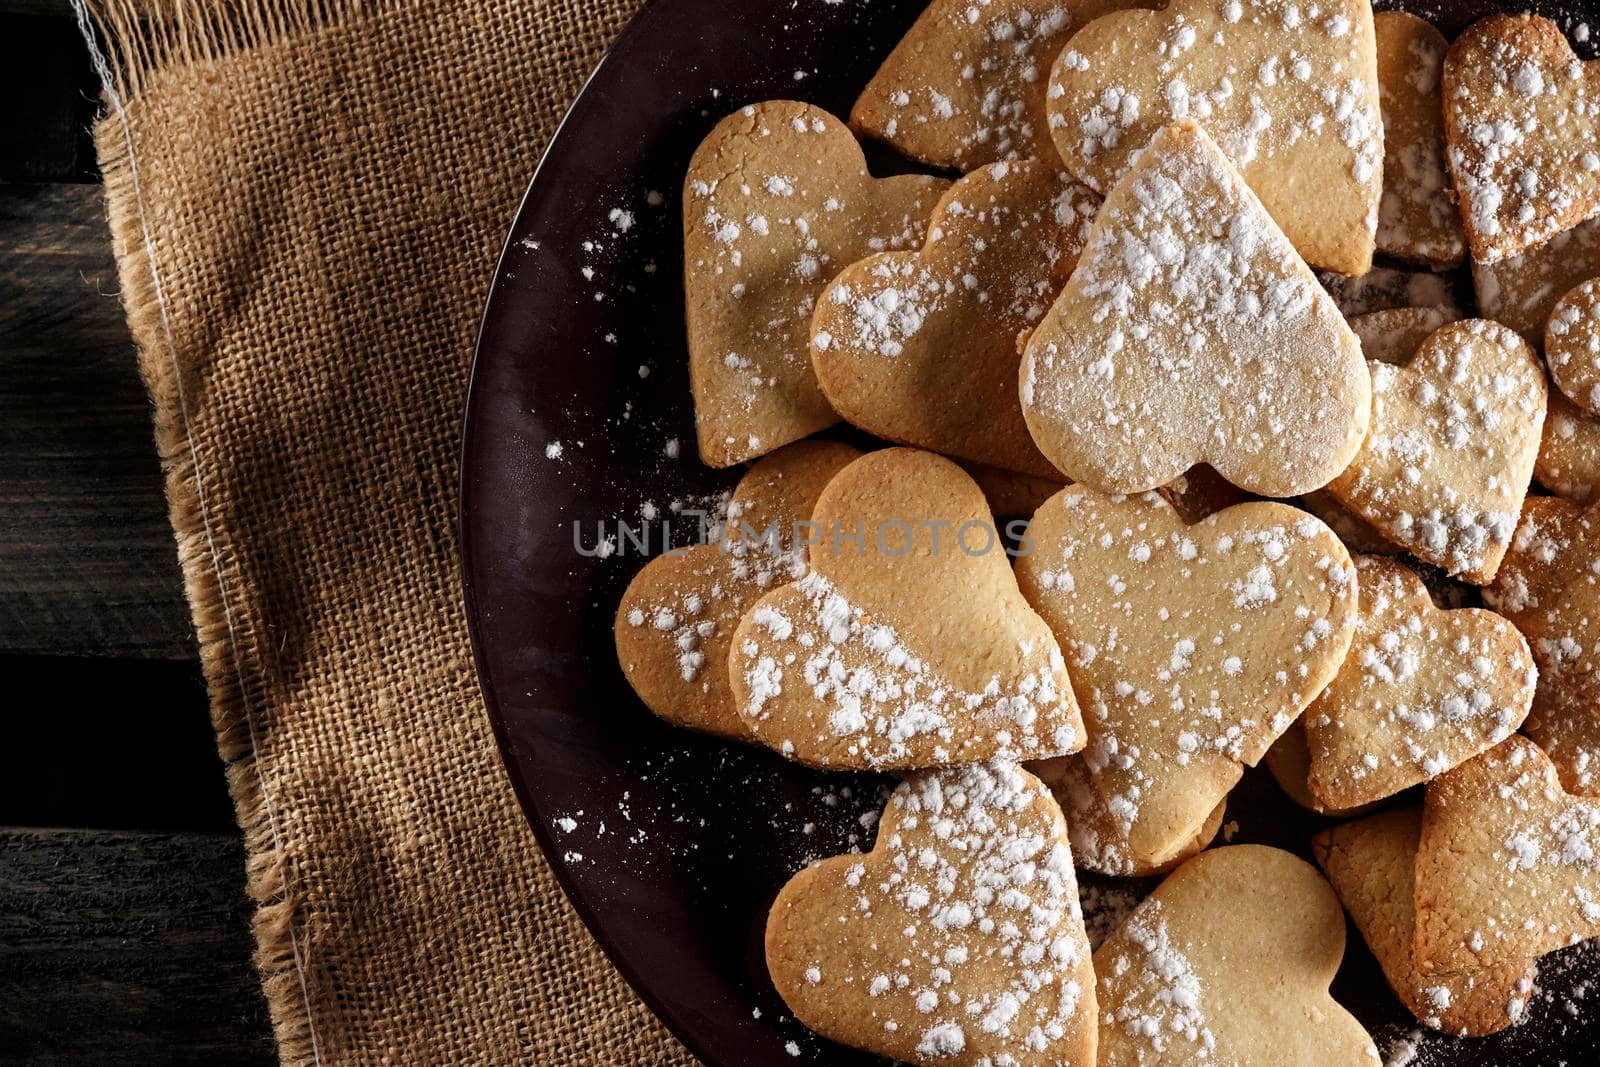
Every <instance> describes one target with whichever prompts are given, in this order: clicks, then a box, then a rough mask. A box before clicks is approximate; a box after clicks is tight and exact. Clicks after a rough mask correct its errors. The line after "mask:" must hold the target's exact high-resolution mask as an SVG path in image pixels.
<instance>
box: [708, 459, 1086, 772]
mask: <svg viewBox="0 0 1600 1067" xmlns="http://www.w3.org/2000/svg"><path fill="white" fill-rule="evenodd" d="M812 521H813V522H814V523H815V524H816V530H815V534H816V536H815V541H816V543H815V544H813V545H812V546H811V548H810V566H811V570H810V572H809V573H808V574H807V575H806V576H805V577H804V578H802V579H801V580H800V581H798V582H795V583H792V584H789V585H784V586H781V587H779V588H777V589H775V590H773V591H771V592H769V593H767V594H766V595H764V596H763V597H762V598H761V599H760V600H758V601H756V602H755V603H754V604H753V605H751V607H750V608H749V609H748V610H747V611H746V612H745V615H744V618H743V619H742V620H740V622H739V626H738V629H737V630H736V631H735V633H734V638H733V647H732V651H731V653H730V655H729V670H730V672H731V678H732V684H733V696H734V704H735V708H736V709H737V710H738V712H739V713H740V714H741V715H742V716H743V718H744V720H745V722H746V723H747V724H748V726H749V727H750V730H751V732H752V733H753V734H754V735H755V736H756V737H757V738H758V739H759V740H760V741H761V742H762V743H763V744H766V745H768V746H770V747H772V748H775V749H777V750H779V751H780V752H782V753H783V754H785V755H787V756H790V757H791V758H793V759H796V760H799V761H800V762H802V763H807V764H810V765H813V766H819V767H833V768H884V769H907V768H918V767H937V766H950V765H954V764H959V763H972V762H975V761H978V760H986V759H991V758H996V757H1007V758H1015V759H1037V758H1043V757H1046V756H1059V755H1063V754H1065V753H1068V752H1075V751H1077V750H1078V749H1079V748H1081V747H1082V746H1083V742H1084V733H1083V722H1082V719H1081V718H1080V716H1079V714H1078V707H1077V704H1076V702H1075V701H1074V699H1073V693H1072V686H1071V683H1070V682H1069V681H1068V679H1067V672H1066V667H1065V664H1064V663H1063V661H1062V657H1061V651H1060V648H1059V646H1058V645H1057V644H1056V641H1055V638H1054V636H1053V635H1052V634H1051V632H1050V628H1049V627H1048V626H1047V625H1046V624H1045V622H1044V620H1043V619H1041V618H1040V617H1039V616H1038V615H1037V614H1035V613H1034V611H1033V609H1032V608H1030V607H1029V605H1028V602H1027V601H1026V600H1024V599H1023V597H1022V594H1021V593H1020V592H1019V591H1018V589H1017V581H1016V578H1015V576H1014V575H1013V574H1012V571H1011V566H1010V563H1009V561H1008V559H1007V556H1006V552H1005V549H1004V547H1003V545H1002V544H1001V541H1000V537H999V531H996V529H995V528H994V519H993V517H992V516H991V515H990V513H989V507H988V504H987V502H985V500H984V498H983V493H982V492H981V491H980V490H979V489H978V487H977V485H975V484H974V483H973V481H972V479H971V478H969V477H967V475H966V474H965V473H963V472H962V470H961V468H959V467H957V466H956V465H955V464H954V463H951V462H950V461H949V460H947V459H943V458H941V457H939V456H935V455H933V454H932V453H930V452H919V451H917V450H915V449H909V448H890V449H884V450H883V451H880V452H872V453H869V454H867V455H865V456H863V457H861V458H860V459H858V460H856V461H855V462H854V463H852V464H850V465H849V466H848V467H846V468H845V469H844V470H843V471H841V472H840V473H839V474H838V475H837V476H835V477H834V479H833V480H832V481H831V482H829V483H828V487H827V488H826V489H825V490H824V491H823V493H822V496H821V498H820V499H818V501H817V504H816V507H815V508H814V509H813V512H812Z"/></svg>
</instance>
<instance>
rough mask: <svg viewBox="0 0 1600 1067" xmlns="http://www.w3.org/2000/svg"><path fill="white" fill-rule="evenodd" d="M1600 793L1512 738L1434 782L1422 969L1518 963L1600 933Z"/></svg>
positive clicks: (1421, 897)
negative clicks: (1585, 789) (1563, 776)
mask: <svg viewBox="0 0 1600 1067" xmlns="http://www.w3.org/2000/svg"><path fill="white" fill-rule="evenodd" d="M1597 855H1600V801H1595V800H1586V799H1583V798H1581V797H1575V796H1571V795H1569V794H1567V793H1565V792H1563V791H1562V789H1561V782H1560V780H1559V779H1558V778H1557V777H1556V770H1555V767H1554V766H1552V765H1551V763H1550V759H1549V757H1547V756H1546V755H1545V754H1544V753H1543V752H1541V751H1540V750H1539V746H1538V745H1535V744H1534V743H1533V742H1532V741H1529V740H1528V739H1527V738H1525V737H1520V736H1512V737H1510V738H1508V739H1507V740H1506V741H1504V742H1502V743H1501V744H1500V745H1499V746H1498V747H1496V748H1493V749H1490V750H1489V751H1488V752H1485V753H1484V754H1483V755H1481V756H1478V757H1477V758H1475V759H1471V760H1468V761H1467V762H1466V763H1463V764H1462V765H1461V766H1459V767H1457V768H1456V769H1455V770H1452V771H1450V772H1448V773H1446V774H1443V775H1441V776H1440V777H1438V778H1435V779H1434V780H1433V781H1432V782H1430V783H1428V792H1427V799H1426V802H1425V804H1424V807H1423V817H1422V841H1421V843H1420V844H1419V846H1418V848H1417V865H1416V898H1415V899H1416V905H1417V928H1416V934H1415V937H1414V939H1413V942H1412V954H1413V959H1414V960H1415V962H1416V966H1417V971H1418V973H1420V974H1424V975H1435V974H1461V973H1464V972H1466V973H1470V972H1473V971H1481V970H1482V969H1483V968H1485V967H1497V966H1500V965H1502V964H1508V963H1520V962H1521V961H1523V960H1528V959H1532V958H1534V957H1536V956H1542V955H1544V954H1545V953H1546V952H1553V951H1554V950H1556V949H1558V948H1563V947H1565V946H1566V945H1570V944H1573V943H1575V942H1578V941H1582V940H1584V939H1585V938H1589V937H1593V936H1595V935H1596V934H1600V863H1597V861H1596V856H1597Z"/></svg>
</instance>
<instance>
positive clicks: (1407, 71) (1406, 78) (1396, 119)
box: [1372, 11, 1467, 267]
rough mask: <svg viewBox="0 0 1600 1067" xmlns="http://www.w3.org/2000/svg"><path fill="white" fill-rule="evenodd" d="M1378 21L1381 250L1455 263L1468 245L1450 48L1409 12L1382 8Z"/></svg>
mask: <svg viewBox="0 0 1600 1067" xmlns="http://www.w3.org/2000/svg"><path fill="white" fill-rule="evenodd" d="M1372 26H1373V30H1374V32H1375V34H1376V36H1377V42H1378V102H1379V105H1380V106H1381V107H1382V109H1383V201H1382V202H1381V203H1380V204H1379V205H1378V251H1380V252H1386V253H1388V254H1389V255H1391V256H1398V257H1400V258H1401V259H1407V260H1412V261H1418V262H1423V263H1428V264H1431V265H1433V266H1436V267H1453V266H1455V265H1456V264H1458V263H1460V262H1461V259H1462V257H1463V256H1464V255H1465V254H1466V248H1467V243H1466V238H1465V236H1464V235H1463V233H1462V230H1461V213H1460V212H1459V211H1458V210H1456V205H1455V201H1454V200H1452V199H1451V196H1450V177H1449V175H1448V174H1447V173H1446V171H1445V160H1444V115H1443V110H1442V107H1441V104H1440V102H1439V76H1440V74H1441V73H1442V72H1443V70H1444V53H1445V49H1446V48H1447V47H1449V45H1448V43H1447V42H1446V41H1445V39H1444V34H1442V33H1440V32H1439V31H1438V30H1437V29H1435V28H1434V27H1433V26H1432V25H1431V24H1430V23H1428V22H1426V21H1425V20H1423V19H1419V18H1417V16H1415V15H1410V14H1407V13H1406V12H1404V11H1381V12H1379V13H1378V14H1376V15H1374V16H1373V17H1372Z"/></svg>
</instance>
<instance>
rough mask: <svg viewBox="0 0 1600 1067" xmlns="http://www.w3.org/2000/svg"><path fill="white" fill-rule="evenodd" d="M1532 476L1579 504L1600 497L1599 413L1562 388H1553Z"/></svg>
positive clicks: (1588, 502) (1593, 500) (1553, 491)
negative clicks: (1577, 403) (1582, 405)
mask: <svg viewBox="0 0 1600 1067" xmlns="http://www.w3.org/2000/svg"><path fill="white" fill-rule="evenodd" d="M1533 476H1534V477H1535V478H1536V479H1538V481H1539V484H1540V485H1542V486H1544V487H1545V488H1546V489H1548V490H1550V491H1551V492H1552V493H1556V494H1558V495H1560V496H1564V497H1566V498H1567V499H1568V500H1573V501H1576V502H1577V503H1579V504H1591V503H1593V502H1595V501H1596V500H1600V415H1590V414H1589V413H1588V412H1586V411H1583V410H1581V409H1579V408H1578V407H1577V406H1575V405H1574V404H1573V403H1572V401H1570V400H1568V399H1567V398H1566V395H1565V394H1563V393H1562V392H1561V390H1559V389H1552V390H1550V407H1549V412H1548V414H1547V415H1546V416H1545V420H1544V431H1543V433H1542V435H1541V436H1540V438H1539V456H1538V459H1537V460H1536V461H1535V462H1534V465H1533Z"/></svg>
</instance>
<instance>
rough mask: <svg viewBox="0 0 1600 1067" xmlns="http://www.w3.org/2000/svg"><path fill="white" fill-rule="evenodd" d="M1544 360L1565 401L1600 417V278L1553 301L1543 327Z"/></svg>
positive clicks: (1591, 280) (1590, 280)
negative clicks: (1599, 414)
mask: <svg viewBox="0 0 1600 1067" xmlns="http://www.w3.org/2000/svg"><path fill="white" fill-rule="evenodd" d="M1544 360H1545V363H1546V364H1548V365H1549V367H1550V377H1551V378H1552V379H1554V381H1555V383H1556V386H1557V387H1558V388H1559V389H1560V390H1561V391H1562V392H1563V393H1565V394H1566V395H1567V399H1568V400H1570V401H1572V402H1573V404H1575V405H1576V406H1578V407H1580V408H1582V409H1583V410H1584V411H1586V412H1588V413H1589V414H1591V415H1594V414H1597V413H1600V277H1597V278H1590V279H1589V280H1588V281H1586V282H1584V283H1583V284H1581V285H1579V286H1578V287H1577V288H1575V289H1572V290H1570V291H1568V292H1567V294H1566V295H1565V296H1563V297H1562V298H1561V299H1560V300H1558V301H1556V306H1555V309H1554V310H1552V311H1551V312H1550V322H1549V324H1548V325H1547V326H1546V327H1545V334H1544Z"/></svg>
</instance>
